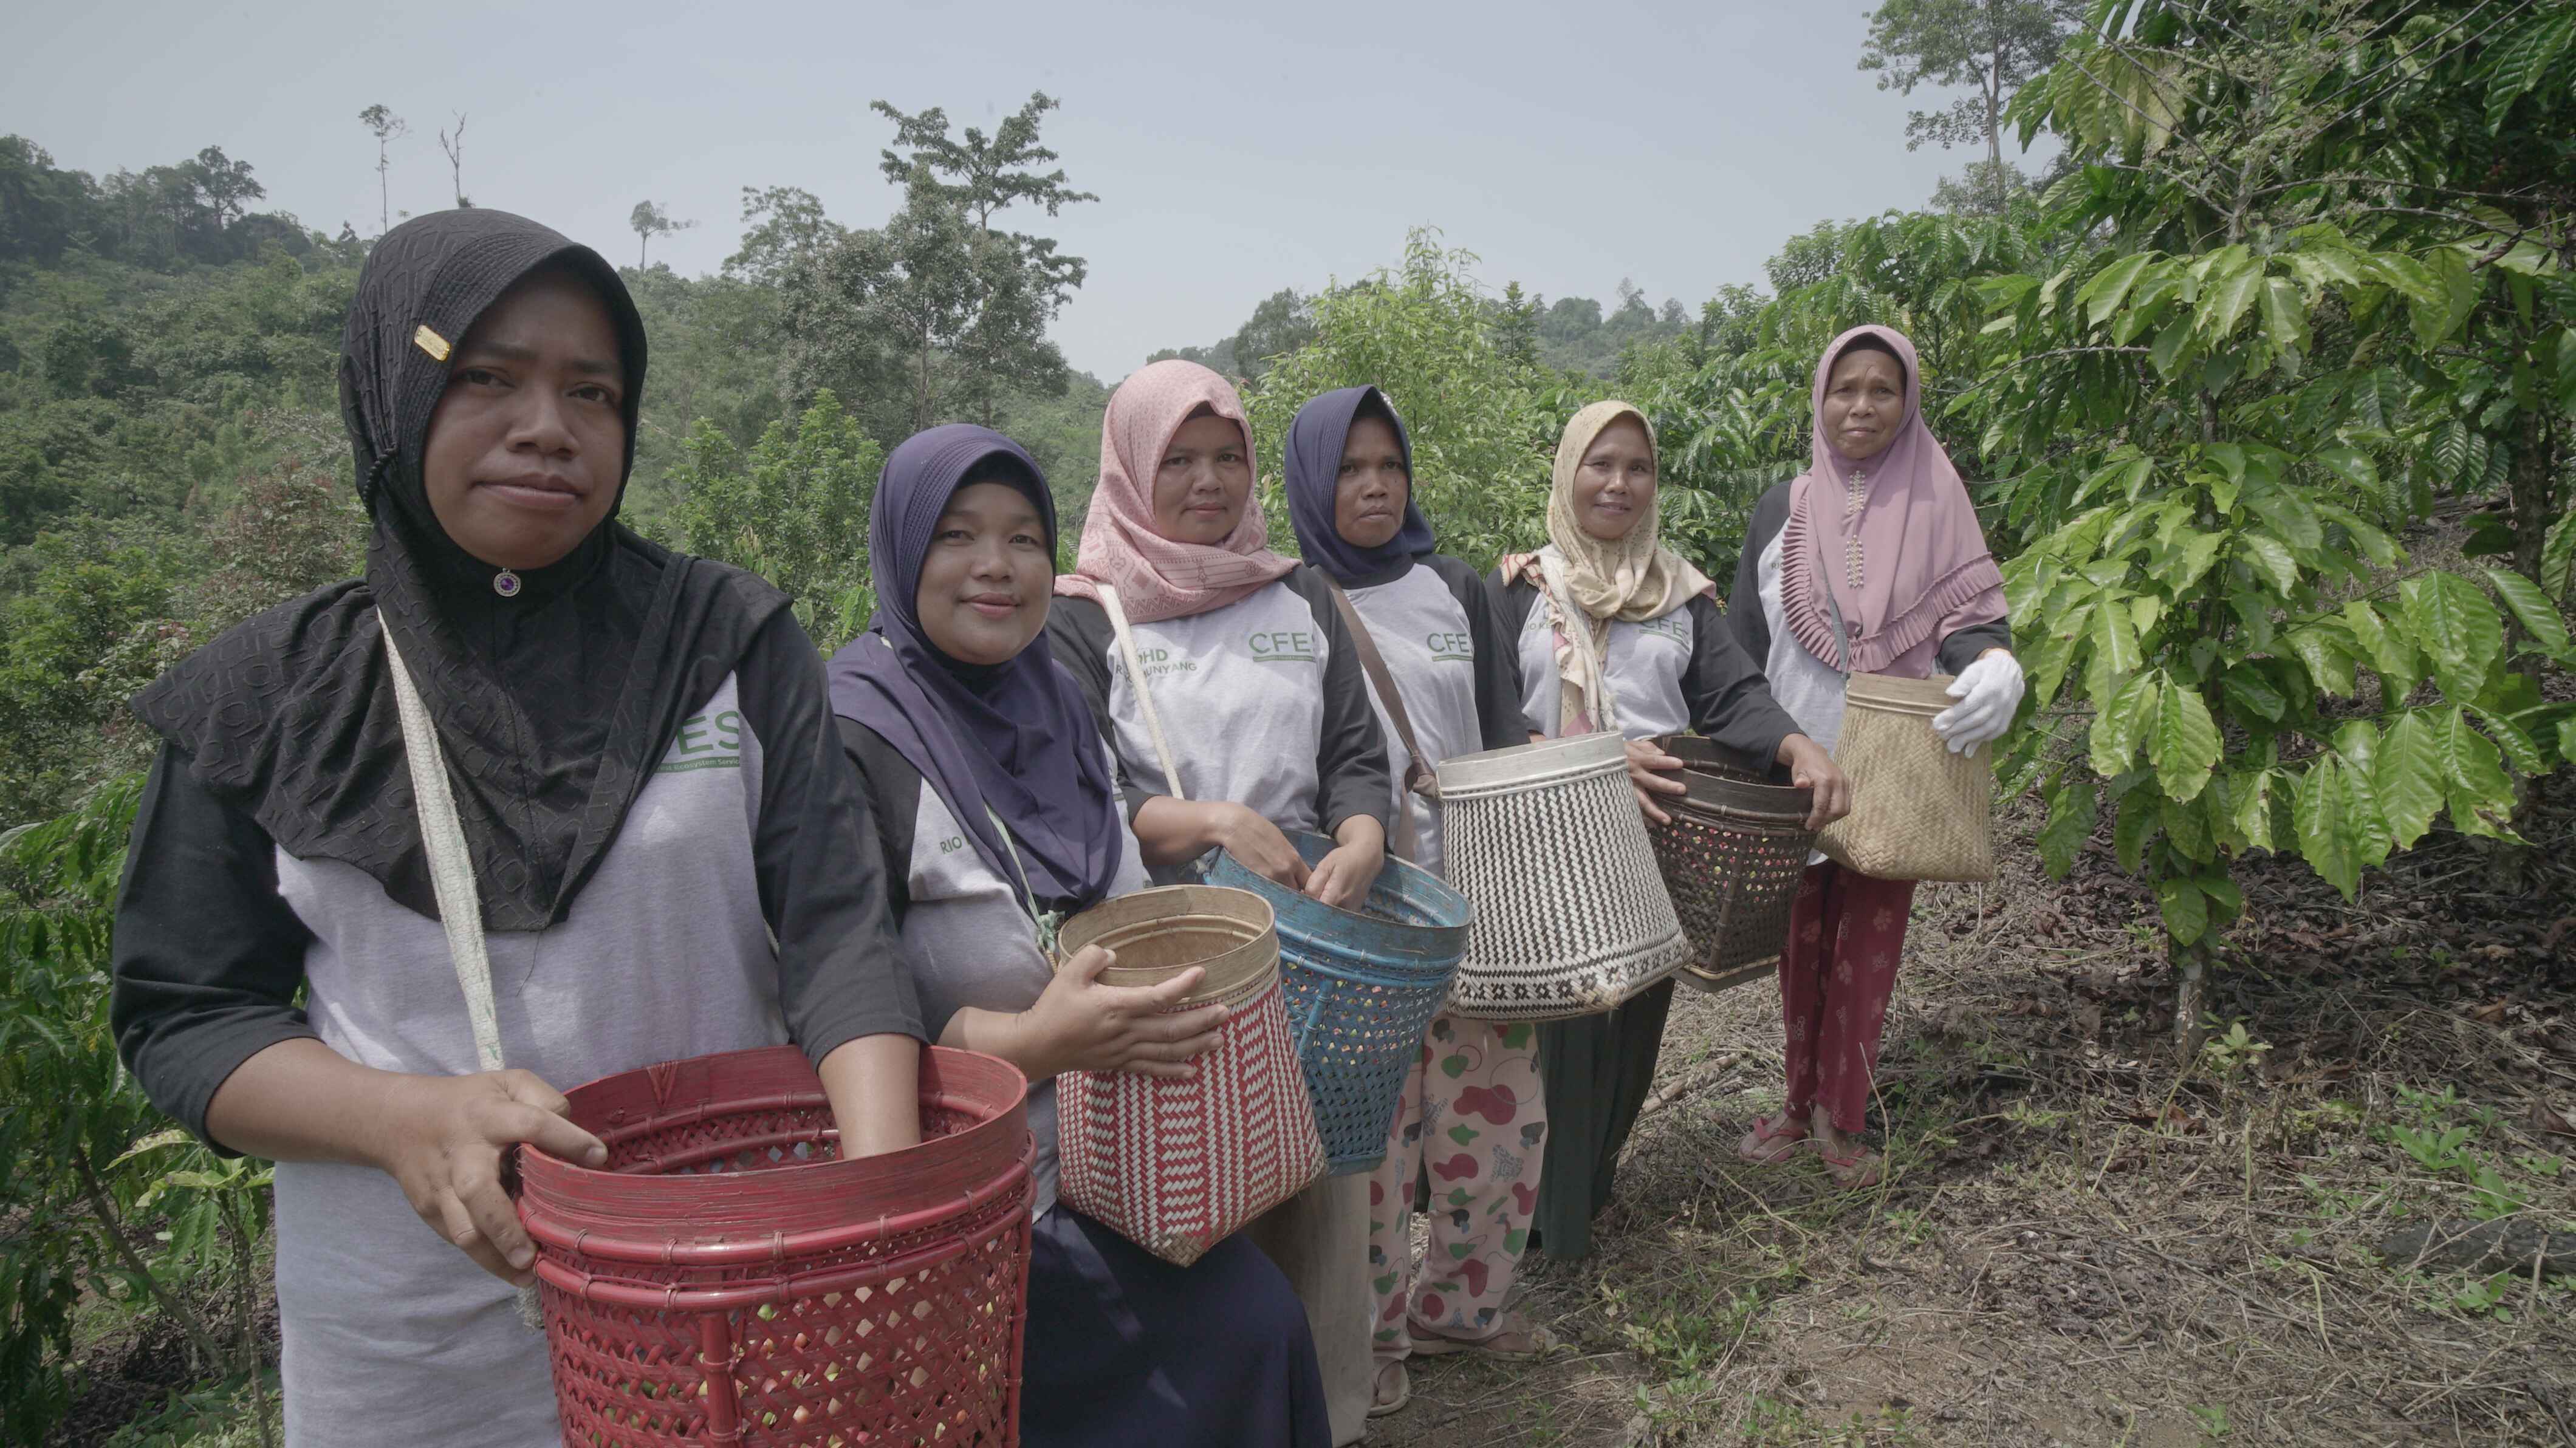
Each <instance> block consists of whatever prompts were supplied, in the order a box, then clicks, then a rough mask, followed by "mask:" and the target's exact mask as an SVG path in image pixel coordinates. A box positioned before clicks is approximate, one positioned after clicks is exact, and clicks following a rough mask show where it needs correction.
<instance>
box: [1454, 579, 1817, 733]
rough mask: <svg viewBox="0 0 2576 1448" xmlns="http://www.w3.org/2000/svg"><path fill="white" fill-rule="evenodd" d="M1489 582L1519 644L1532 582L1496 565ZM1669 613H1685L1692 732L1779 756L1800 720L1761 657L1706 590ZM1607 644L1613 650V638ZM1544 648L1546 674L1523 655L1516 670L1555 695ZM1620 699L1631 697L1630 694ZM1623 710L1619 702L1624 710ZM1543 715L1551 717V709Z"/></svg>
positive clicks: (1533, 601) (1684, 673)
mask: <svg viewBox="0 0 2576 1448" xmlns="http://www.w3.org/2000/svg"><path fill="white" fill-rule="evenodd" d="M1487 586H1488V587H1490V588H1492V589H1493V590H1494V600H1495V603H1496V605H1497V607H1498V608H1499V609H1500V610H1501V613H1502V616H1503V623H1504V625H1505V626H1506V627H1508V628H1509V629H1510V630H1511V635H1512V639H1513V646H1514V647H1515V648H1519V647H1520V646H1521V641H1522V638H1523V636H1524V635H1525V634H1527V633H1528V631H1529V624H1530V614H1531V612H1532V611H1533V610H1534V609H1536V608H1537V607H1538V602H1539V593H1538V587H1537V585H1535V584H1532V583H1530V582H1528V581H1526V580H1525V579H1519V578H1513V579H1505V578H1504V577H1503V576H1502V574H1501V573H1500V572H1499V571H1497V572H1496V573H1495V574H1493V575H1492V576H1491V577H1490V578H1489V579H1488V580H1487ZM1675 612H1677V613H1684V614H1686V615H1687V616H1688V618H1689V620H1690V653H1689V656H1688V657H1687V658H1686V659H1685V660H1684V661H1683V663H1682V667H1681V677H1680V681H1679V682H1680V692H1681V700H1682V704H1683V707H1684V710H1685V711H1686V713H1687V715H1688V719H1687V723H1688V724H1689V727H1690V732H1692V733H1695V734H1699V735H1702V736H1704V737H1706V738H1709V739H1713V740H1715V741H1717V742H1718V743H1720V744H1722V745H1725V746H1726V747H1727V748H1729V749H1732V750H1735V751H1737V752H1739V753H1741V754H1743V755H1744V756H1745V757H1747V758H1749V759H1755V760H1760V761H1763V762H1764V763H1766V764H1767V763H1769V762H1770V761H1771V760H1773V759H1774V758H1776V757H1777V756H1778V754H1779V752H1780V741H1781V740H1783V739H1786V738H1788V737H1789V736H1790V735H1792V734H1795V733H1797V732H1798V724H1797V721H1796V720H1794V719H1792V718H1790V717H1789V714H1788V711H1786V710H1784V709H1782V708H1781V707H1780V706H1779V704H1778V703H1777V702H1775V701H1774V700H1773V699H1772V697H1771V690H1770V687H1769V685H1768V683H1767V682H1766V681H1765V679H1764V678H1763V674H1762V665H1761V663H1760V662H1759V656H1758V655H1753V654H1748V653H1747V652H1746V651H1745V650H1744V648H1743V647H1742V646H1741V645H1739V644H1738V643H1737V642H1736V635H1735V633H1734V632H1733V630H1731V629H1729V628H1728V627H1727V623H1726V616H1725V615H1724V614H1723V613H1721V612H1719V610H1718V607H1717V603H1716V601H1715V600H1713V599H1711V598H1709V597H1708V596H1706V595H1705V594H1695V595H1693V596H1692V597H1691V599H1690V601H1689V602H1687V603H1685V604H1684V605H1683V606H1682V607H1681V608H1680V609H1677V610H1675ZM1615 627H1616V626H1614V628H1615ZM1613 647H1614V649H1615V648H1616V640H1614V641H1613ZM1545 652H1546V667H1545V672H1544V674H1539V673H1536V672H1534V670H1533V667H1532V665H1531V662H1530V661H1529V660H1527V659H1524V660H1523V661H1522V670H1523V673H1524V675H1526V676H1528V677H1529V678H1531V679H1540V678H1543V679H1544V680H1545V681H1546V684H1547V686H1548V687H1547V689H1546V690H1545V694H1546V696H1547V697H1549V698H1553V697H1554V688H1555V684H1556V679H1557V671H1556V664H1555V660H1554V649H1553V645H1552V644H1551V645H1546V646H1545ZM1611 663H1612V666H1613V667H1614V673H1613V677H1612V679H1611V687H1612V690H1613V692H1614V693H1617V691H1618V685H1619V680H1618V678H1617V677H1616V673H1615V660H1614V661H1611ZM1620 697H1621V698H1622V699H1623V701H1627V702H1635V701H1634V700H1633V699H1632V696H1629V695H1621V696H1620ZM1626 708H1627V703H1625V702H1623V710H1624V709H1626ZM1629 712H1633V711H1629ZM1548 720H1549V722H1550V723H1553V722H1554V716H1553V714H1552V713H1549V714H1548ZM1632 732H1633V731H1632ZM1652 732H1663V731H1661V730H1655V731H1652Z"/></svg>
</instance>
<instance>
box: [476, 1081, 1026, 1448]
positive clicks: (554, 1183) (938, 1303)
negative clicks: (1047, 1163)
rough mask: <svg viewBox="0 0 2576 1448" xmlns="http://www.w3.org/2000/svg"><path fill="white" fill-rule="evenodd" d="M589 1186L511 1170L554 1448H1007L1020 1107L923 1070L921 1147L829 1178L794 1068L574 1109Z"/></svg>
mask: <svg viewBox="0 0 2576 1448" xmlns="http://www.w3.org/2000/svg"><path fill="white" fill-rule="evenodd" d="M570 1095H571V1098H572V1119H573V1120H574V1121H575V1122H577V1123H579V1124H580V1125H581V1126H582V1127H583V1128H584V1129H586V1130H588V1131H590V1132H592V1133H593V1134H594V1135H596V1136H598V1137H599V1138H600V1140H602V1141H604V1142H606V1143H607V1144H608V1153H609V1157H608V1166H607V1168H606V1169H605V1170H598V1171H593V1170H590V1169H587V1168H583V1167H578V1166H573V1165H571V1164H569V1163H567V1162H563V1161H559V1160H557V1159H555V1158H554V1157H550V1156H547V1155H545V1154H544V1153H542V1152H539V1151H536V1150H534V1149H529V1150H526V1151H524V1152H523V1153H522V1154H521V1161H520V1168H519V1170H520V1178H521V1191H520V1196H519V1216H520V1219H521V1220H522V1221H524V1222H525V1223H526V1224H527V1227H528V1231H529V1234H530V1235H531V1236H533V1237H535V1238H536V1240H537V1244H538V1257H537V1281H538V1288H539V1295H540V1297H541V1298H542V1299H543V1303H544V1308H545V1320H546V1347H547V1351H548V1354H549V1356H550V1357H551V1358H552V1360H553V1365H554V1380H555V1401H556V1404H557V1406H558V1407H559V1408H560V1410H561V1412H562V1416H563V1429H564V1441H565V1442H566V1443H567V1444H571V1445H575V1448H591V1445H602V1448H612V1445H613V1448H630V1445H631V1448H642V1445H648V1444H650V1445H660V1444H672V1443H688V1444H700V1443H735V1444H746V1445H749V1444H758V1445H763V1448H773V1445H774V1448H785V1445H796V1448H808V1445H811V1448H859V1445H863V1444H864V1445H869V1448H885V1445H907V1448H908V1445H916V1444H918V1445H939V1448H947V1445H952V1444H953V1445H967V1444H974V1445H988V1444H989V1445H1003V1444H1014V1443H1017V1442H1018V1441H1019V1399H1020V1339H1021V1332H1022V1329H1023V1327H1024V1325H1025V1323H1026V1321H1027V1314H1028V1275H1029V1273H1028V1268H1029V1207H1030V1205H1031V1180H1030V1175H1029V1167H1030V1161H1031V1158H1032V1154H1033V1150H1034V1149H1033V1147H1032V1144H1031V1142H1030V1138H1029V1127H1028V1083H1027V1081H1026V1080H1024V1079H1023V1078H1022V1077H1021V1075H1020V1073H1019V1072H1018V1071H1017V1070H1015V1069H1013V1068H1012V1067H1011V1066H1010V1065H1009V1064H1007V1063H1005V1062H1002V1061H997V1060H994V1059H992V1058H991V1057H989V1056H979V1055H975V1054H973V1053H972V1052H967V1051H950V1050H943V1049H940V1048H938V1047H930V1048H926V1049H925V1050H923V1052H922V1054H921V1128H922V1136H923V1140H922V1143H921V1144H920V1145H919V1146H915V1147H911V1148H909V1149H907V1150H904V1151H899V1152H892V1153H889V1154H887V1155H884V1156H877V1157H871V1158H868V1159H866V1160H864V1161H848V1162H844V1161H839V1160H836V1159H835V1157H836V1154H837V1150H838V1137H839V1133H838V1132H836V1131H835V1130H834V1129H833V1126H832V1113H831V1108H830V1106H829V1105H828V1104H827V1103H826V1102H825V1100H824V1097H823V1088H822V1083H821V1081H820V1080H819V1079H817V1078H816V1076H815V1074H814V1070H813V1068H812V1067H811V1066H809V1065H807V1064H806V1061H805V1057H804V1054H803V1053H802V1052H800V1051H798V1050H797V1049H796V1048H794V1047H792V1046H779V1047H773V1048H770V1049H767V1050H759V1051H736V1052H732V1053H730V1054H727V1055H720V1056H701V1057H698V1058H696V1059H694V1060H688V1061H675V1062H670V1063H667V1064H664V1065H659V1066H651V1067H647V1068H645V1069H644V1070H641V1071H629V1072H626V1073H625V1074H623V1075H617V1076H609V1077H606V1078H603V1079H601V1080H598V1081H593V1082H591V1083H590V1084H589V1085H587V1086H581V1087H576V1088H575V1089H574V1090H573V1091H572V1092H571V1093H570Z"/></svg>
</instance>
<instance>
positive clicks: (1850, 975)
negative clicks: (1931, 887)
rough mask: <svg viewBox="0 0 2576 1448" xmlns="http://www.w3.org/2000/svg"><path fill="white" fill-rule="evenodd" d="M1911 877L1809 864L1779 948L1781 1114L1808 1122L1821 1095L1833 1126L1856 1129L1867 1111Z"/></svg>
mask: <svg viewBox="0 0 2576 1448" xmlns="http://www.w3.org/2000/svg"><path fill="white" fill-rule="evenodd" d="M1913 905H1914V882H1913V881H1911V880H1881V879H1877V878H1874V877H1872V876H1869V875H1864V874H1861V873H1859V872H1858V871H1856V870H1847V869H1844V868H1843V867H1842V866H1840V865H1837V864H1835V863H1833V862H1832V861H1831V860H1827V861H1825V862H1824V863H1822V864H1818V865H1811V866H1809V867H1808V868H1807V874H1806V878H1805V879H1803V880H1801V881H1800V882H1799V884H1798V899H1797V902H1796V903H1795V904H1793V905H1792V906H1790V908H1789V940H1788V944H1787V946H1786V947H1785V948H1784V949H1783V950H1782V951H1781V953H1780V1009H1781V1019H1782V1021H1783V1023H1784V1025H1785V1026H1786V1029H1787V1033H1788V1052H1787V1055H1788V1061H1789V1089H1788V1094H1787V1097H1786V1098H1785V1110H1784V1112H1783V1114H1784V1115H1785V1116H1786V1117H1787V1119H1789V1120H1791V1121H1804V1120H1806V1118H1807V1113H1808V1111H1809V1109H1810V1108H1811V1107H1813V1106H1815V1105H1817V1104H1819V1103H1822V1104H1823V1106H1824V1107H1825V1109H1826V1110H1827V1111H1829V1112H1831V1113H1832V1115H1833V1121H1834V1125H1835V1126H1836V1127H1837V1128H1839V1129H1840V1130H1843V1131H1858V1130H1860V1129H1861V1126H1862V1124H1863V1123H1864V1122H1865V1121H1866V1120H1867V1118H1868V1112H1869V1084H1870V1077H1871V1074H1872V1073H1873V1072H1875V1071H1876V1070H1877V1069H1878V1040H1879V1036H1880V1034H1881V1033H1882V1032H1883V1031H1884V1030H1885V1029H1886V1028H1887V1000H1888V997H1889V996H1891V995H1893V994H1895V992H1896V963H1897V961H1898V960H1899V959H1900V958H1901V957H1903V955H1904V954H1905V919H1906V915H1907V913H1908V912H1909V911H1911V910H1912V909H1913Z"/></svg>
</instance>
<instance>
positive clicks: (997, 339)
mask: <svg viewBox="0 0 2576 1448" xmlns="http://www.w3.org/2000/svg"><path fill="white" fill-rule="evenodd" d="M1061 104H1062V103H1061V102H1059V101H1057V100H1056V99H1054V98H1053V97H1051V96H1048V95H1046V94H1045V93H1043V92H1035V93H1032V94H1031V95H1030V96H1029V99H1028V103H1027V104H1025V105H1023V106H1021V107H1020V109H1019V110H1018V111H1017V112H1015V113H1013V114H1012V115H1011V116H1009V117H1008V118H1006V119H1005V120H1004V121H1003V122H1002V123H1001V125H999V126H997V127H995V128H994V131H993V133H992V134H991V135H990V136H987V135H985V134H984V132H983V131H982V130H980V129H978V128H976V127H974V126H968V127H967V128H966V130H965V133H964V135H963V137H962V138H959V137H951V136H950V135H949V132H948V113H947V112H946V111H945V110H943V109H941V108H940V107H937V106H933V107H931V108H930V109H928V110H926V111H922V112H920V113H919V114H917V115H905V114H904V113H903V112H902V111H899V110H897V109H895V108H894V107H893V106H891V105H889V104H887V103H886V102H884V101H882V100H879V101H871V102H870V103H869V106H870V108H871V109H873V110H874V111H876V112H877V114H879V115H881V116H884V117H885V118H886V119H888V120H890V121H892V122H894V125H895V139H894V147H893V148H890V149H888V150H886V151H885V152H883V153H882V155H883V163H882V164H883V169H884V171H885V175H886V179H887V180H889V181H892V182H894V183H895V184H897V185H899V186H903V187H905V188H906V191H907V200H906V206H907V209H917V208H919V207H921V206H922V205H924V204H925V203H926V202H929V201H937V202H941V203H945V204H947V205H949V206H952V207H954V208H956V210H957V212H958V214H959V215H960V216H962V217H963V218H964V219H965V220H966V222H967V224H968V225H969V226H970V227H971V228H972V229H973V233H974V235H973V239H972V242H971V243H970V245H969V247H968V248H967V249H968V250H969V251H970V252H971V253H972V255H971V256H969V257H968V258H967V259H966V260H965V262H964V264H963V266H962V267H961V270H962V271H963V272H964V274H966V275H967V276H968V277H969V279H970V281H969V286H970V289H971V297H970V302H969V306H970V309H971V311H972V316H971V317H970V318H969V320H968V321H967V323H966V325H965V326H963V327H962V328H960V329H959V331H958V333H957V336H956V339H955V342H954V344H953V345H954V347H955V349H956V350H957V352H958V354H959V361H960V363H961V364H962V365H961V370H960V380H959V391H960V393H961V396H960V398H959V400H960V401H961V402H962V403H964V404H965V405H966V407H967V408H968V409H969V410H970V411H973V412H975V413H976V414H978V415H979V416H980V417H981V418H982V419H983V421H984V422H985V423H987V424H988V425H989V424H990V423H991V422H992V420H993V417H994V409H995V406H996V404H997V403H998V402H999V400H1000V397H1001V395H1002V394H1003V393H1004V392H1007V391H1014V390H1016V391H1022V392H1030V393H1035V394H1039V395H1042V396H1050V397H1052V396H1055V395H1057V394H1059V393H1061V392H1063V390H1064V385H1065V378H1066V372H1065V365H1064V355H1063V353H1061V352H1060V351H1058V350H1057V348H1056V346H1055V344H1054V343H1052V342H1049V341H1048V340H1047V339H1046V324H1047V323H1048V322H1051V321H1053V320H1054V319H1055V317H1056V315H1057V314H1058V313H1059V312H1061V311H1062V310H1063V309H1064V304H1065V303H1066V302H1067V301H1068V300H1070V299H1071V298H1072V296H1073V293H1074V291H1075V289H1077V288H1079V287H1080V286H1081V285H1082V282H1083V278H1084V276H1085V275H1087V274H1088V270H1089V268H1088V267H1087V265H1086V264H1085V263H1084V261H1083V259H1082V258H1080V257H1077V256H1065V255H1063V254H1061V253H1059V252H1058V251H1057V250H1056V242H1055V239H1054V238H1052V237H1045V236H1037V235H1033V234H1031V233H1027V232H1015V231H1000V230H997V229H996V228H995V226H994V218H995V217H996V216H998V215H1000V214H1001V213H1002V212H1004V211H1007V210H1009V209H1010V208H1012V207H1014V206H1018V205H1021V204H1023V203H1025V204H1029V205H1033V206H1040V207H1044V208H1045V209H1046V214H1047V215H1049V216H1051V217H1052V216H1055V215H1057V214H1059V213H1060V212H1061V211H1062V210H1063V209H1064V208H1065V207H1067V206H1070V205H1073V204H1075V203H1077V202H1083V201H1097V200H1099V199H1100V198H1099V197H1097V196H1095V195H1093V194H1091V193H1090V192H1088V191H1076V190H1074V189H1073V188H1072V187H1071V186H1070V185H1068V184H1067V182H1066V180H1065V173H1064V171H1063V169H1062V168H1061V167H1058V168H1056V169H1054V170H1048V171H1041V170H1039V169H1038V168H1039V167H1042V166H1046V165H1048V164H1049V163H1051V162H1053V161H1055V160H1056V159H1057V156H1056V153H1055V152H1054V151H1052V150H1050V149H1048V148H1047V147H1046V146H1045V145H1044V144H1043V143H1041V141H1040V140H1039V135H1038V130H1039V124H1040V122H1041V121H1042V120H1043V118H1044V117H1045V115H1046V113H1047V112H1048V111H1051V110H1055V109H1058V108H1059V107H1060V105H1061Z"/></svg>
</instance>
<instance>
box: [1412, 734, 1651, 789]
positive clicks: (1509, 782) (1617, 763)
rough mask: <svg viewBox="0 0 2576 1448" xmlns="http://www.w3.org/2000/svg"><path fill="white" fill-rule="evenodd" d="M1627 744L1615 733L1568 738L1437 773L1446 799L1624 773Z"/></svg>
mask: <svg viewBox="0 0 2576 1448" xmlns="http://www.w3.org/2000/svg"><path fill="white" fill-rule="evenodd" d="M1627 763H1628V741H1627V740H1626V739H1625V738H1624V737H1622V736H1621V735H1620V734H1619V733H1617V732H1616V731H1614V730H1602V731H1600V732H1597V733H1592V734H1569V735H1566V736H1565V737H1563V738H1555V739H1540V740H1536V741H1533V742H1531V743H1528V744H1510V745H1505V746H1504V747H1503V748H1500V749H1486V750H1480V751H1478V752H1477V753H1474V754H1455V755H1451V756H1450V757H1449V758H1447V759H1444V760H1441V761H1440V764H1439V768H1438V770H1437V773H1438V774H1439V776H1440V792H1441V795H1442V796H1443V797H1444V798H1445V797H1447V795H1448V794H1449V793H1450V792H1451V791H1452V790H1490V789H1502V788H1508V787H1511V786H1515V785H1531V784H1544V783H1548V782H1550V781H1553V780H1558V779H1565V778H1572V777H1578V776H1581V775H1586V774H1595V773H1601V772H1606V771H1608V770H1612V769H1619V770H1625V769H1626V768H1627Z"/></svg>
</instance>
